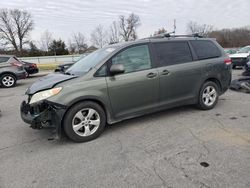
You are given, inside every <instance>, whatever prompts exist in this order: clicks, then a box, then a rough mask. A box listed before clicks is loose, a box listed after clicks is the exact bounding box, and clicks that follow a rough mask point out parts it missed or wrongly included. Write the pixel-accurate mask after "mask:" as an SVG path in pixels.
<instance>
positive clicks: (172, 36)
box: [146, 32, 203, 39]
mask: <svg viewBox="0 0 250 188" xmlns="http://www.w3.org/2000/svg"><path fill="white" fill-rule="evenodd" d="M175 37H195V38H203V36H201V35H199V33H194V34H189V35H175V32H170V33H161V34H159V35H156V36H152V37H149V38H146V39H157V38H175Z"/></svg>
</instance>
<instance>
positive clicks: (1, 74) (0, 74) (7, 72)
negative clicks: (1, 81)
mask: <svg viewBox="0 0 250 188" xmlns="http://www.w3.org/2000/svg"><path fill="white" fill-rule="evenodd" d="M5 74H11V75H13V76H14V77H15V79H16V80H17V76H16V74H15V73H13V72H10V71H4V72H1V73H0V77H1V76H3V75H5Z"/></svg>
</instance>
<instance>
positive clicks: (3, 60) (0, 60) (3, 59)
mask: <svg viewBox="0 0 250 188" xmlns="http://www.w3.org/2000/svg"><path fill="white" fill-rule="evenodd" d="M8 60H9V57H0V63H4V62H6V61H8Z"/></svg>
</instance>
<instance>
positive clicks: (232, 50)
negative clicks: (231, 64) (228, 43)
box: [224, 48, 237, 55]
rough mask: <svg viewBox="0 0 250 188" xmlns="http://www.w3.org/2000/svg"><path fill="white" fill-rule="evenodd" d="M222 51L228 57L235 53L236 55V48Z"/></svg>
mask: <svg viewBox="0 0 250 188" xmlns="http://www.w3.org/2000/svg"><path fill="white" fill-rule="evenodd" d="M224 50H225V52H226V53H227V54H228V55H231V54H236V53H237V49H236V48H225V49H224Z"/></svg>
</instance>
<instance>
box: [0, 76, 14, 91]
mask: <svg viewBox="0 0 250 188" xmlns="http://www.w3.org/2000/svg"><path fill="white" fill-rule="evenodd" d="M0 82H1V86H2V87H5V88H9V87H14V86H15V85H16V77H15V76H14V75H13V74H4V75H2V76H1V77H0Z"/></svg>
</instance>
